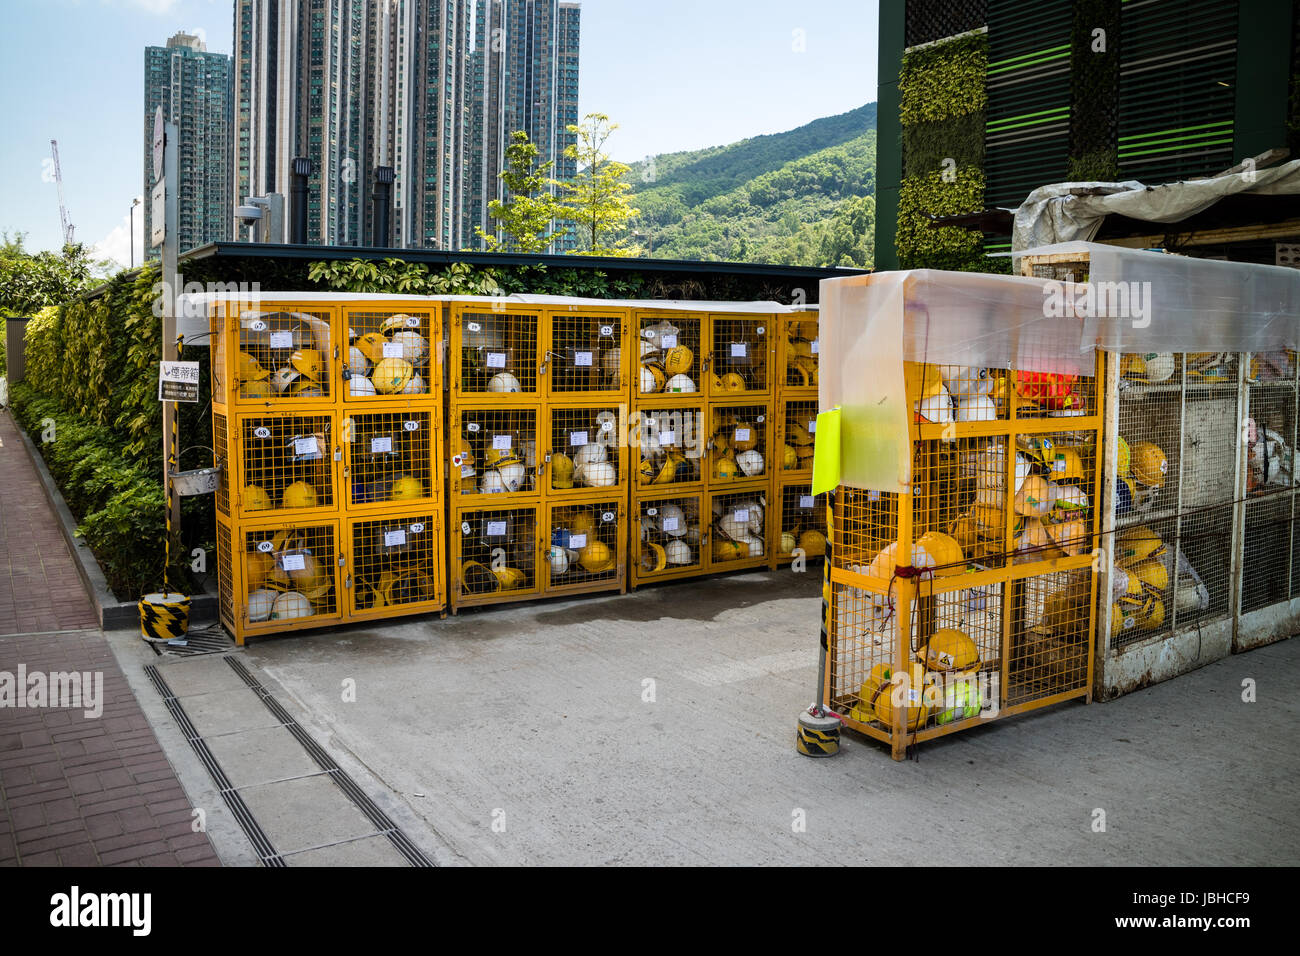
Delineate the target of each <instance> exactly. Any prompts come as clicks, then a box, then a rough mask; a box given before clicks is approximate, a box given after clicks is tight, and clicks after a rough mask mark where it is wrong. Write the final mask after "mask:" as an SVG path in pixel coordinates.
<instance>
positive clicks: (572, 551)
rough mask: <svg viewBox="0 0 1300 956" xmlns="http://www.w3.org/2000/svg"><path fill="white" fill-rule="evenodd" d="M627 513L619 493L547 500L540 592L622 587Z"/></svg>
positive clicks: (569, 591) (584, 590) (625, 582)
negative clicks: (576, 500)
mask: <svg viewBox="0 0 1300 956" xmlns="http://www.w3.org/2000/svg"><path fill="white" fill-rule="evenodd" d="M626 514H627V502H626V501H625V500H624V499H622V498H606V499H601V500H599V501H589V502H582V503H576V504H552V505H549V506H548V507H547V509H546V517H547V526H546V528H545V529H544V530H545V536H544V543H545V548H546V554H545V560H543V561H542V563H541V574H542V581H543V584H542V593H543V594H562V593H577V592H586V591H625V590H626V589H627V574H626V567H625V563H626V555H627V550H626V549H627V533H626V528H625V522H626Z"/></svg>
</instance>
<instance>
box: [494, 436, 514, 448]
mask: <svg viewBox="0 0 1300 956" xmlns="http://www.w3.org/2000/svg"><path fill="white" fill-rule="evenodd" d="M492 450H493V451H509V450H510V436H509V435H493V436H492Z"/></svg>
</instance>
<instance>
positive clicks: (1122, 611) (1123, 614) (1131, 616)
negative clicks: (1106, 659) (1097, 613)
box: [1110, 601, 1141, 637]
mask: <svg viewBox="0 0 1300 956" xmlns="http://www.w3.org/2000/svg"><path fill="white" fill-rule="evenodd" d="M1140 610H1141V609H1140V608H1136V609H1135V608H1126V607H1124V606H1123V605H1121V604H1120V603H1119V602H1118V601H1116V602H1114V603H1112V604H1111V606H1110V633H1111V636H1112V637H1114V636H1115V635H1116V634H1119V633H1120V632H1122V631H1129V630H1132V629H1133V628H1135V627H1137V624H1138V613H1139V612H1140Z"/></svg>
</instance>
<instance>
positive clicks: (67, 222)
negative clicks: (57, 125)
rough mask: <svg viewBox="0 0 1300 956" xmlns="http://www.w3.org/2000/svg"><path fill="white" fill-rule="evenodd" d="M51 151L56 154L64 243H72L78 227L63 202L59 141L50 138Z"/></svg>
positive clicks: (56, 177)
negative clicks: (73, 232)
mask: <svg viewBox="0 0 1300 956" xmlns="http://www.w3.org/2000/svg"><path fill="white" fill-rule="evenodd" d="M50 152H52V153H53V154H54V182H55V184H56V185H57V186H58V187H59V221H60V222H62V223H63V244H64V245H65V246H70V245H72V231H73V230H74V229H75V228H76V226H74V225H73V224H72V220H71V219H69V218H68V207H67V205H66V204H65V203H64V202H63V173H62V172H61V171H60V170H59V141H58V140H57V139H52V140H50Z"/></svg>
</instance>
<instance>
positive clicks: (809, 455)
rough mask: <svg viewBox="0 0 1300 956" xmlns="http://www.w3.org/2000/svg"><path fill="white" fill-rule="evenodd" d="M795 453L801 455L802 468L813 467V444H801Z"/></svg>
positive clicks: (800, 465) (800, 464) (800, 463)
mask: <svg viewBox="0 0 1300 956" xmlns="http://www.w3.org/2000/svg"><path fill="white" fill-rule="evenodd" d="M794 453H795V454H796V455H797V456H798V457H799V467H800V468H811V467H812V464H813V446H812V445H799V446H798V447H796V448H795V450H794Z"/></svg>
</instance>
